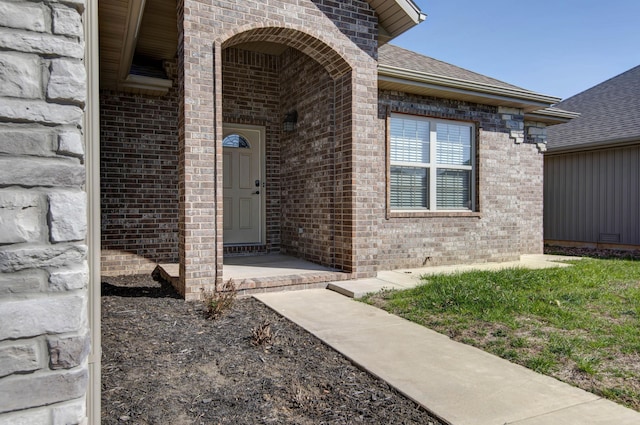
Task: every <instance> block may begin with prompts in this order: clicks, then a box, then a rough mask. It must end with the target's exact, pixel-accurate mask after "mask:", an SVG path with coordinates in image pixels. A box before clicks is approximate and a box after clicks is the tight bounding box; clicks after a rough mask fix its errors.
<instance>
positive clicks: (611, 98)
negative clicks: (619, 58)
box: [547, 66, 640, 150]
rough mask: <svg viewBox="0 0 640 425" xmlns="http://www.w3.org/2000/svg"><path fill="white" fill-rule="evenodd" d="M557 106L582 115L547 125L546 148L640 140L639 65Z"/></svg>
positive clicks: (576, 146) (577, 146) (558, 148)
mask: <svg viewBox="0 0 640 425" xmlns="http://www.w3.org/2000/svg"><path fill="white" fill-rule="evenodd" d="M556 106H557V107H559V108H562V109H565V110H569V111H574V112H579V113H580V114H581V116H580V117H579V118H575V119H573V120H571V121H569V122H568V123H566V124H560V125H556V126H553V127H551V128H549V130H548V132H547V135H548V143H547V144H548V146H549V150H560V149H573V148H580V147H582V146H588V145H599V144H615V143H618V142H622V141H628V140H631V139H633V138H637V139H638V140H640V66H636V67H635V68H632V69H630V70H628V71H626V72H624V73H622V74H620V75H618V76H616V77H613V78H611V79H609V80H607V81H605V82H603V83H600V84H598V85H597V86H594V87H592V88H590V89H588V90H585V91H583V92H582V93H579V94H577V95H575V96H572V97H570V98H568V99H566V100H563V101H562V102H560V103H558V104H557V105H556Z"/></svg>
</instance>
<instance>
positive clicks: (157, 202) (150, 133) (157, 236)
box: [100, 63, 179, 275]
mask: <svg viewBox="0 0 640 425" xmlns="http://www.w3.org/2000/svg"><path fill="white" fill-rule="evenodd" d="M165 68H166V71H167V74H168V75H169V76H170V78H173V79H174V85H173V87H172V88H171V89H170V90H169V92H168V93H167V94H166V95H165V96H162V97H157V96H146V95H134V94H126V93H118V92H115V91H109V90H102V91H101V92H100V179H101V205H102V208H101V214H102V223H101V226H102V273H103V274H105V275H114V274H128V273H145V272H150V271H151V270H153V268H154V267H155V264H156V263H167V262H169V263H175V262H177V261H178V208H179V199H178V173H177V170H178V93H177V80H176V79H175V77H176V68H175V64H172V63H167V64H166V66H165Z"/></svg>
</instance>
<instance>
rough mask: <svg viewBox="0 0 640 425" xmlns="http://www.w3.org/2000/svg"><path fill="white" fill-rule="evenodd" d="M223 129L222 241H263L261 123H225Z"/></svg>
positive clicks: (251, 242) (240, 242)
mask: <svg viewBox="0 0 640 425" xmlns="http://www.w3.org/2000/svg"><path fill="white" fill-rule="evenodd" d="M223 133H224V139H223V142H222V146H223V154H222V155H223V158H224V159H223V186H224V194H223V198H224V207H223V208H224V215H223V221H224V237H223V239H224V243H225V244H257V243H263V241H264V235H263V232H264V225H263V222H262V220H263V217H264V214H263V199H264V176H263V146H264V127H256V126H245V125H225V126H224V129H223Z"/></svg>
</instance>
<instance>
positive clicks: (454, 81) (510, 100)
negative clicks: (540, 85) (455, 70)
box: [378, 64, 561, 112]
mask: <svg viewBox="0 0 640 425" xmlns="http://www.w3.org/2000/svg"><path fill="white" fill-rule="evenodd" d="M378 80H379V81H384V82H388V83H393V84H395V85H397V86H398V87H402V90H403V91H406V92H408V93H415V92H417V93H420V92H421V91H423V90H434V91H437V92H439V93H440V95H444V94H446V95H447V97H450V98H453V99H455V98H457V97H464V98H465V99H469V98H473V99H474V100H475V101H477V102H482V101H488V103H489V104H492V105H495V104H498V103H500V104H504V105H505V106H515V107H518V108H522V109H524V110H525V112H532V111H536V110H540V109H544V108H548V107H550V106H551V105H553V104H556V103H558V102H560V100H561V99H560V98H558V97H554V96H549V95H545V94H540V93H536V92H532V91H529V90H524V89H518V88H510V87H501V86H495V85H492V84H486V83H480V82H474V81H468V80H462V79H458V78H453V77H447V76H442V75H436V74H430V73H426V72H420V71H415V70H410V69H404V68H398V67H394V66H390V65H383V64H380V65H378Z"/></svg>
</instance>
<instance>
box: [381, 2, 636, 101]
mask: <svg viewBox="0 0 640 425" xmlns="http://www.w3.org/2000/svg"><path fill="white" fill-rule="evenodd" d="M414 1H415V3H417V4H418V5H419V6H420V8H421V9H422V11H423V12H424V13H426V14H427V15H428V16H427V20H426V21H425V22H423V23H422V24H420V25H418V26H417V27H415V28H413V29H411V30H410V31H408V32H406V33H405V34H403V35H401V36H400V37H398V38H396V39H395V40H393V42H392V43H393V44H396V45H398V46H401V47H404V48H407V49H410V50H414V51H417V52H419V53H422V54H424V55H427V56H431V57H433V58H436V59H440V60H442V61H445V62H449V63H451V64H454V65H457V66H460V67H463V68H467V69H470V70H472V71H475V72H479V73H481V74H485V75H488V76H490V77H493V78H497V79H499V80H502V81H505V82H508V83H511V84H515V85H517V86H520V87H523V88H526V89H529V90H533V91H536V92H540V93H544V94H548V95H552V96H557V97H561V98H567V97H570V96H573V95H574V94H577V93H580V92H582V91H584V90H586V89H588V88H590V87H592V86H594V85H596V84H598V83H601V82H602V81H605V80H607V79H609V78H611V77H614V76H616V75H618V74H620V73H622V72H624V71H626V70H628V69H630V68H633V67H634V66H637V65H640V1H639V0H608V1H596V0H555V1H554V0H536V1H520V0H484V1H481V0H414Z"/></svg>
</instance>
